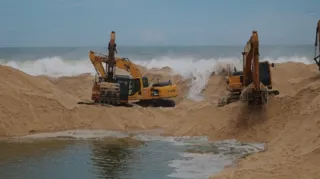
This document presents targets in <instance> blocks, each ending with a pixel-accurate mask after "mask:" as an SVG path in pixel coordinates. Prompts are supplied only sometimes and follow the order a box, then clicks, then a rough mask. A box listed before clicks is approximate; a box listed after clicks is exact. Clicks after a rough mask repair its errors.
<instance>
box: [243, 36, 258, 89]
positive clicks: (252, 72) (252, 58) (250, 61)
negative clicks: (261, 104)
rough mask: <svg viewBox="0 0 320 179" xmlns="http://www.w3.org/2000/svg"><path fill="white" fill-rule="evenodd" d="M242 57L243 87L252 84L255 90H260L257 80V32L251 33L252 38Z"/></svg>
mask: <svg viewBox="0 0 320 179" xmlns="http://www.w3.org/2000/svg"><path fill="white" fill-rule="evenodd" d="M242 55H243V64H245V66H244V70H243V71H244V73H243V79H244V82H245V86H248V85H249V84H250V83H253V85H254V89H255V90H260V79H259V38H258V32H257V31H253V32H252V36H251V38H250V39H249V41H248V42H247V44H246V46H245V48H244V52H243V53H242Z"/></svg>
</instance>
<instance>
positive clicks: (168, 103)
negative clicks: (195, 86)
mask: <svg viewBox="0 0 320 179" xmlns="http://www.w3.org/2000/svg"><path fill="white" fill-rule="evenodd" d="M135 104H138V105H140V106H142V107H175V106H176V103H175V102H174V101H173V100H171V99H153V100H140V101H139V102H136V103H135Z"/></svg>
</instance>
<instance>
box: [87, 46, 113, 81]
mask: <svg viewBox="0 0 320 179" xmlns="http://www.w3.org/2000/svg"><path fill="white" fill-rule="evenodd" d="M89 58H90V61H91V62H92V65H93V67H94V69H95V70H96V72H97V74H98V75H99V77H102V78H107V73H106V71H105V69H104V67H103V65H102V62H106V61H107V60H108V58H107V56H97V55H95V53H94V52H93V51H90V52H89Z"/></svg>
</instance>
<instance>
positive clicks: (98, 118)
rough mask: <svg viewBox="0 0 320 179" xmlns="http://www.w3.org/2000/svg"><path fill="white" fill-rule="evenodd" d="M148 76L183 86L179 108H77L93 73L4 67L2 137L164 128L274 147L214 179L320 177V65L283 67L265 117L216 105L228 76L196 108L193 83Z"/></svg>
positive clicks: (160, 72)
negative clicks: (33, 72) (51, 73)
mask: <svg viewBox="0 0 320 179" xmlns="http://www.w3.org/2000/svg"><path fill="white" fill-rule="evenodd" d="M141 70H142V71H143V73H144V74H145V75H147V76H148V77H149V79H152V76H153V75H155V74H157V76H158V77H161V78H162V80H168V79H170V80H172V81H173V82H175V83H178V84H179V85H180V86H181V88H180V92H181V94H182V95H181V96H180V97H179V98H177V99H176V101H177V103H178V105H177V106H176V108H174V109H164V108H140V107H134V108H126V107H118V108H114V107H112V108H108V107H101V106H83V105H78V104H77V102H79V101H80V100H83V99H90V92H91V85H92V80H93V77H92V76H90V75H89V74H83V75H80V76H75V77H61V78H58V79H53V78H49V77H44V76H36V77H35V76H30V75H28V74H25V73H23V72H20V71H18V70H16V69H13V68H10V67H5V66H0V80H1V82H2V83H1V84H0V100H1V104H0V105H1V106H0V110H1V112H0V136H1V137H9V136H21V135H26V134H28V133H34V132H44V131H61V130H67V129H110V130H122V131H128V130H134V129H154V128H161V129H163V130H164V131H165V134H166V135H176V136H182V135H207V136H209V138H210V139H211V140H221V139H230V138H235V139H238V140H241V141H251V142H266V143H267V150H266V151H265V152H262V153H258V154H254V155H250V156H247V157H246V158H244V159H242V160H240V161H239V162H238V165H237V167H235V168H226V169H225V170H224V171H222V172H221V173H220V174H219V175H217V176H215V177H212V178H235V179H240V178H245V179H249V178H259V179H260V178H280V179H282V178H283V179H287V178H288V179H289V178H290V179H292V178H320V117H319V114H320V107H319V106H320V73H319V72H318V71H317V67H316V66H315V65H305V64H302V63H293V62H288V63H282V64H276V67H275V68H274V69H272V73H273V79H272V80H273V82H274V88H275V89H279V90H280V95H279V96H276V97H273V98H272V99H271V100H270V101H269V104H268V106H267V107H266V108H265V109H263V110H261V111H259V112H258V111H252V110H250V109H247V108H246V107H245V106H243V105H242V104H240V103H233V104H230V105H228V106H225V107H221V108H216V103H217V99H218V98H219V97H220V96H221V95H224V94H226V91H225V88H224V86H223V82H224V81H223V77H222V76H219V75H216V76H212V77H211V79H210V80H209V81H208V84H207V87H206V89H204V91H203V96H204V97H205V100H204V101H202V102H198V103H196V102H193V101H190V100H187V99H185V97H184V96H185V94H186V93H187V89H188V87H189V86H188V85H189V84H190V80H186V79H182V77H181V76H179V75H170V72H171V70H170V69H169V68H163V69H152V70H146V69H144V68H142V67H141Z"/></svg>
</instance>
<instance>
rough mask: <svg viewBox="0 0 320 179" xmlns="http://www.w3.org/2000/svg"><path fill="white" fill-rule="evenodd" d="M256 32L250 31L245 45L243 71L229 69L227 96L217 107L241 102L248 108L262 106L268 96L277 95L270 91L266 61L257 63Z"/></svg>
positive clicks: (270, 80)
mask: <svg viewBox="0 0 320 179" xmlns="http://www.w3.org/2000/svg"><path fill="white" fill-rule="evenodd" d="M259 55H260V54H259V38H258V32H257V31H252V36H251V37H250V39H249V40H248V42H247V43H246V45H245V47H244V51H243V52H242V56H243V71H237V69H236V68H234V72H231V70H230V69H229V72H228V76H227V78H226V88H227V90H228V91H229V94H228V95H227V96H226V97H224V98H222V99H221V100H220V101H219V102H218V107H221V106H225V105H227V104H229V103H232V102H236V101H239V100H240V101H242V102H246V103H247V104H248V105H249V106H262V105H264V104H266V103H267V101H268V95H278V94H279V91H278V90H272V76H271V69H270V68H271V67H274V64H273V63H272V64H270V63H269V62H268V61H262V62H259Z"/></svg>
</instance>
